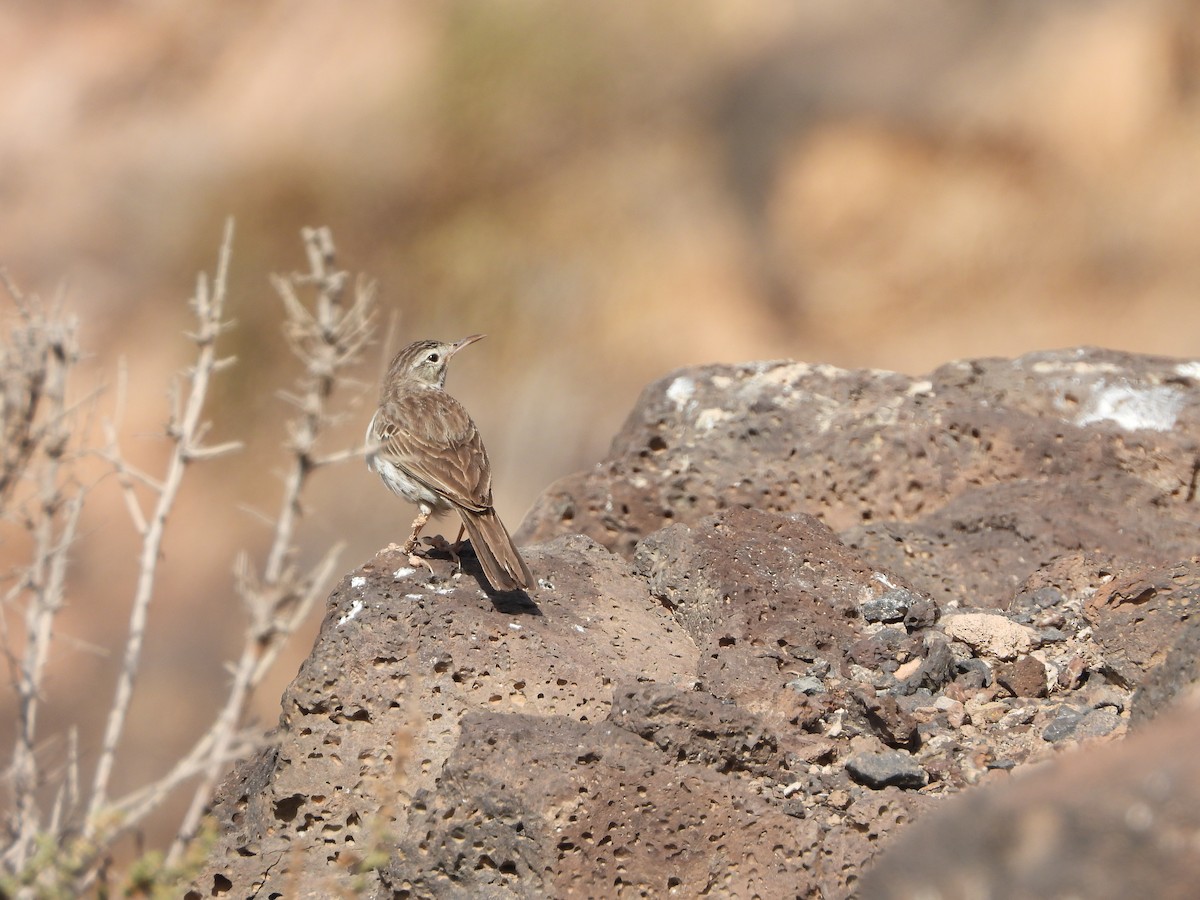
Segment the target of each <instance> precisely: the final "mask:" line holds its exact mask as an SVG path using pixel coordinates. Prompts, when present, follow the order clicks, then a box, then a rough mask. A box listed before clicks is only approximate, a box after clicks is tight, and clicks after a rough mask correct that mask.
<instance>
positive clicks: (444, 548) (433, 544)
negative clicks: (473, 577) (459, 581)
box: [425, 534, 462, 573]
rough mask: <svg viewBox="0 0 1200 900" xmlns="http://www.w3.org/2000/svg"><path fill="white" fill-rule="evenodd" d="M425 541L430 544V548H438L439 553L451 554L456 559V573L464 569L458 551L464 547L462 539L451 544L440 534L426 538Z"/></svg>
mask: <svg viewBox="0 0 1200 900" xmlns="http://www.w3.org/2000/svg"><path fill="white" fill-rule="evenodd" d="M425 542H426V543H427V544H429V547H430V549H432V550H437V551H438V552H439V553H446V554H449V556H450V558H451V559H452V560H454V571H455V572H456V573H457V572H461V571H462V560H461V559H459V558H458V551H459V549H460V548H461V547H462V542H461V541H456V542H454V543H453V544H451V543H450V542H449V541H447V540H446V539H445V538H444V537H442V535H440V534H439V535H437V536H435V537H427V538H425Z"/></svg>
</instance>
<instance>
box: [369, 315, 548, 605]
mask: <svg viewBox="0 0 1200 900" xmlns="http://www.w3.org/2000/svg"><path fill="white" fill-rule="evenodd" d="M482 337H483V335H482V334H473V335H471V336H470V337H465V338H463V339H462V340H461V341H455V342H454V343H443V342H442V341H417V342H415V343H412V344H409V345H408V346H407V347H405V348H404V349H403V350H401V351H400V352H399V353H397V354H396V356H395V358H394V359H393V360H392V364H391V365H390V366H389V367H388V372H387V376H386V377H385V378H384V380H383V389H382V390H381V391H380V393H379V409H378V410H376V412H375V415H374V417H373V418H372V419H371V424H370V425H368V426H367V440H366V442H367V445H368V446H370V447H374V448H375V449H374V451H373V452H372V453H371V454H370V455H369V456H368V457H367V466H368V468H371V469H373V470H374V471H376V472H377V473H379V477H380V478H382V479H383V483H384V484H386V485H387V486H388V487H389V488H391V490H392V492H393V493H396V494H399V495H400V496H401V497H403V498H404V499H405V500H407V501H409V502H410V503H415V504H416V505H417V507H418V508H419V510H420V514H419V515H418V516H417V518H416V519H415V520H414V521H413V527H412V534H411V535H409V538H408V541H407V542H406V543H405V544H404V550H405V552H406V553H408V554H410V555H412V554H414V553H415V552H416V549H417V536H418V535H419V534H420V533H421V529H422V528H424V527H425V523H426V522H428V521H429V517H430V516H432V515H437V514H439V513H444V512H449V511H450V510H451V509H455V510H458V514H459V515H460V516H461V517H462V524H463V530H465V531H466V533H467V534H468V535H469V536H470V538H471V546H472V547H473V548H474V550H475V556H476V557H477V558H478V559H479V563H480V565H481V566H483V572H484V574H485V575H486V576H487V580H488V583H490V584H491V586H492V587H493V588H495V589H496V590H498V591H511V590H516V589H517V588H528V587H530V586H531V585H532V584H533V576H532V575H530V574H529V567H528V566H526V565H525V560H523V559H521V554H520V553H518V552H517V548H516V547H515V546H513V542H512V538H511V537H509V534H508V531H507V529H505V527H504V523H503V522H501V521H500V517H499V516H497V515H496V510H495V509H494V508H493V507H492V466H491V463H489V462H488V456H487V451H486V450H485V449H484V448H483V441H482V440H480V438H479V430H478V429H477V428H476V427H475V423H474V422H473V421H471V417H470V416H469V415H468V414H467V411H466V409H465V408H464V407H463V405H462V404H461V403H459V402H458V401H457V400H455V399H454V398H453V397H451V396H450V395H449V394H447V393H446V392H445V391H444V390H442V386H443V385H444V384H445V383H446V364H447V363H448V362H450V358H451V357H452V356H454V354H456V353H457V352H458V351H459V350H461V349H462V348H463V347H466V346H467V345H468V344H473V343H474V342H475V341H477V340H479V339H480V338H482ZM462 533H463V532H462V531H461V530H460V531H459V537H460V538H461V537H462Z"/></svg>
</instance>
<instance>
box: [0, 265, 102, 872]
mask: <svg viewBox="0 0 1200 900" xmlns="http://www.w3.org/2000/svg"><path fill="white" fill-rule="evenodd" d="M2 280H3V283H4V285H5V287H6V289H7V291H8V294H9V296H10V298H11V299H12V301H13V303H14V305H15V307H16V309H17V312H18V314H19V316H20V320H21V324H20V325H19V326H18V327H16V328H14V329H12V331H11V332H10V333H9V334H8V335H7V340H6V341H5V343H4V344H3V346H0V380H2V383H3V392H2V395H0V430H2V431H3V435H4V443H3V446H2V448H0V509H3V510H4V513H5V515H9V514H11V513H12V512H13V510H12V509H11V507H12V504H13V503H14V502H15V501H18V498H20V497H21V495H22V494H27V495H28V496H27V497H25V498H24V499H23V502H22V503H21V504H20V505H21V507H22V508H23V511H22V512H19V513H18V517H19V519H20V520H21V522H22V524H23V525H24V527H25V528H26V529H27V530H28V531H29V532H30V534H31V536H32V538H33V547H32V552H31V560H30V563H29V566H28V567H27V568H26V569H25V571H24V572H23V573H21V575H20V577H19V578H18V580H17V581H16V582H15V583H14V584H13V585H12V587H11V588H10V590H9V591H7V592H6V596H5V598H4V606H5V611H4V616H3V621H4V626H3V632H2V637H3V644H4V655H5V658H6V659H7V661H8V663H9V672H10V680H11V682H12V685H13V689H14V693H15V694H16V696H17V729H16V731H17V734H16V740H15V744H14V747H13V754H12V764H11V768H10V771H11V778H12V793H13V803H12V810H11V812H10V814H9V817H8V820H7V822H6V826H7V831H8V834H7V837H8V840H7V841H6V845H5V850H4V854H3V862H4V865H5V867H7V868H9V869H14V868H18V867H20V866H21V865H23V864H24V862H25V860H26V859H27V858H28V856H29V854H30V853H31V852H32V850H33V845H34V839H35V837H36V836H37V833H38V831H39V829H40V828H41V827H42V822H41V813H40V811H39V809H38V806H37V800H36V791H37V789H38V788H39V787H40V785H41V773H40V770H39V765H38V755H37V740H38V737H37V731H38V713H39V709H40V705H41V696H42V686H43V681H44V677H45V669H46V664H47V661H48V660H49V655H50V647H51V642H52V637H53V624H54V621H55V618H56V617H57V615H58V613H59V611H60V610H61V609H62V605H63V598H64V594H65V580H66V568H67V559H68V551H69V549H70V547H71V545H72V543H73V542H74V540H75V535H76V532H77V530H78V526H79V516H80V512H81V510H82V508H83V501H84V496H85V493H86V491H85V489H84V488H83V487H82V486H81V485H79V484H77V483H75V482H73V481H70V480H67V479H64V477H63V470H64V467H65V466H67V465H69V463H70V462H71V461H72V451H71V450H70V444H71V435H72V424H73V423H72V413H73V411H74V409H73V408H72V407H70V406H69V405H68V402H67V390H68V381H69V376H70V372H71V369H72V368H73V367H74V365H75V364H76V362H77V361H78V351H77V348H76V342H75V335H76V328H77V323H76V322H75V320H74V319H73V318H71V317H68V316H66V315H65V314H64V313H63V310H62V305H61V303H60V302H56V303H54V304H52V305H51V306H47V305H46V304H44V303H42V301H41V300H40V299H39V298H37V297H26V296H24V295H23V294H22V293H21V292H20V291H19V290H18V289H17V288H16V286H15V285H14V284H13V283H12V282H11V281H10V280H9V279H8V278H7V276H3V278H2ZM23 484H26V485H28V489H27V490H24V489H22V487H21V486H22V485H23ZM21 599H23V613H24V617H23V624H22V629H23V635H22V636H23V640H24V646H23V647H21V649H20V652H17V651H16V650H15V649H14V647H13V644H12V641H11V639H10V636H9V629H8V618H7V608H8V606H9V605H10V604H13V603H16V602H18V601H19V600H21Z"/></svg>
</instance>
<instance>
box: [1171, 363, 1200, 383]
mask: <svg viewBox="0 0 1200 900" xmlns="http://www.w3.org/2000/svg"><path fill="white" fill-rule="evenodd" d="M1175 374H1176V375H1179V376H1181V377H1183V378H1194V379H1196V380H1197V381H1200V360H1188V361H1187V362H1181V363H1179V364H1178V365H1176V366H1175Z"/></svg>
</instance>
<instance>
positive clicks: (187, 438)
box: [84, 220, 241, 837]
mask: <svg viewBox="0 0 1200 900" xmlns="http://www.w3.org/2000/svg"><path fill="white" fill-rule="evenodd" d="M232 251H233V221H232V220H230V221H229V222H228V223H227V224H226V226H225V236H224V238H223V240H222V242H221V251H220V254H219V257H218V261H217V271H216V274H215V276H214V277H213V280H212V284H211V286H210V284H209V281H208V279H207V278H206V277H205V276H204V275H203V274H202V275H200V277H199V278H198V279H197V284H196V291H195V293H194V294H193V295H192V300H191V306H192V311H193V312H194V313H195V316H196V322H197V325H198V328H197V330H196V332H195V334H192V335H190V337H191V338H192V340H193V341H195V343H196V346H197V348H198V351H197V357H196V362H195V364H194V365H193V366H192V367H191V368H190V369H188V371H187V375H186V392H187V395H186V398H184V397H183V396H182V395H181V388H180V385H179V383H178V382H176V384H175V385H174V390H173V392H172V393H173V402H172V410H171V418H170V420H169V422H168V424H167V436H168V437H169V438H170V439H171V440H172V442H173V444H174V446H173V447H172V448H171V456H170V459H168V461H167V471H166V475H165V476H164V477H163V480H162V485H161V487H160V489H159V490H158V499H157V502H156V503H155V504H154V510H153V512H152V513H151V514H150V517H149V518H144V517H142V516H141V515H140V514H139V515H138V516H137V517H136V518H135V523H137V524H138V525H139V526H140V527H141V528H142V552H141V557H140V561H139V566H138V579H137V586H136V588H135V589H134V597H133V608H132V610H131V612H130V617H129V636H128V638H127V639H126V643H125V655H124V659H123V661H122V665H121V670H120V673H119V674H118V676H117V687H116V693H115V695H114V697H113V703H112V708H111V709H110V711H109V715H108V721H107V724H106V726H105V729H104V741H103V743H102V745H101V749H100V760H99V762H98V763H97V765H96V773H95V777H94V778H93V781H92V790H91V797H90V802H89V805H88V815H87V820H86V822H85V825H84V834H85V836H87V837H90V836H91V835H92V834H93V833H94V832H95V829H96V827H97V825H98V823H99V821H100V820H99V815H100V812H101V811H102V810H103V809H104V808H105V806H106V805H107V804H108V783H109V779H110V778H111V776H112V769H113V763H114V761H115V759H116V752H117V744H118V743H119V742H120V739H121V734H122V732H123V731H124V729H125V722H126V720H127V719H128V716H129V705H130V702H131V701H132V699H133V688H134V683H135V681H136V678H137V672H138V666H139V663H140V662H141V655H142V642H143V639H144V637H145V632H146V617H147V613H148V611H149V609H150V602H151V600H152V599H153V597H154V586H155V578H156V576H157V574H158V563H159V560H160V558H161V555H162V554H161V551H162V541H163V535H164V534H165V532H166V525H167V517H168V516H169V515H170V513H171V510H172V508H173V507H174V505H175V499H176V497H177V496H178V493H179V487H180V485H181V484H182V483H183V475H184V472H185V471H186V469H187V467H188V465H189V464H190V463H192V462H194V461H196V460H198V459H204V458H211V457H213V456H215V455H217V454H218V453H224V452H228V451H230V450H234V449H237V448H238V447H240V446H241V444H240V443H238V442H231V443H229V444H222V445H220V446H218V447H206V446H204V444H203V439H204V434H205V432H206V431H207V425H206V424H205V423H204V422H203V421H202V420H201V416H202V415H203V412H204V402H205V400H206V399H207V397H208V388H209V382H210V379H211V378H212V375H213V373H214V372H215V371H216V370H217V368H218V365H219V363H220V362H221V361H220V360H218V358H217V349H216V343H217V336H218V335H220V333H221V332H222V331H224V330H226V329H227V328H228V327H229V324H228V323H227V322H225V320H224V318H223V316H224V309H225V298H226V287H227V284H228V277H229V258H230V254H231V253H232ZM112 449H113V451H114V452H113V455H114V456H119V455H120V454H119V451H117V448H115V447H114V448H112ZM133 503H136V499H134V500H133ZM131 508H132V507H131Z"/></svg>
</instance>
